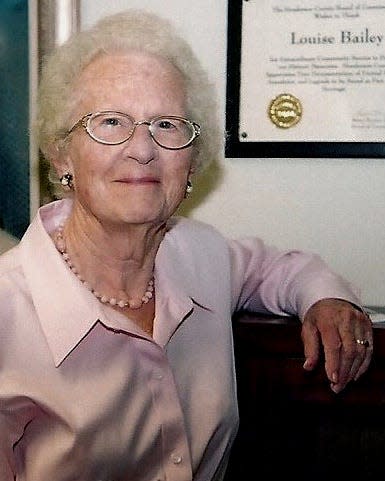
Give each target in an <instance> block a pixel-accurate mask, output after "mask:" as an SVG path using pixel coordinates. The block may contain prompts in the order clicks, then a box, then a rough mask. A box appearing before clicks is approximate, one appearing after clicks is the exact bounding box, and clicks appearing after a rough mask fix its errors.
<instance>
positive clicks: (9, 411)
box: [0, 392, 34, 481]
mask: <svg viewBox="0 0 385 481" xmlns="http://www.w3.org/2000/svg"><path fill="white" fill-rule="evenodd" d="M33 413H34V407H33V406H31V405H30V402H29V401H28V400H27V399H24V398H23V397H21V398H20V399H12V398H10V397H8V396H7V397H6V398H4V396H3V395H2V394H1V392H0V480H1V481H14V480H15V475H16V466H15V457H14V447H15V445H16V444H17V442H18V441H19V440H20V438H21V437H22V436H23V433H24V429H25V427H26V425H27V424H28V423H29V422H30V421H31V420H32V419H33V416H34V414H33Z"/></svg>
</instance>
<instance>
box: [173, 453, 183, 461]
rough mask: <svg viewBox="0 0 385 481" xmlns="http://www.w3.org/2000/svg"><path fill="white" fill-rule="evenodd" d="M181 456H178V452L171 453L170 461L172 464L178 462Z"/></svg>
mask: <svg viewBox="0 0 385 481" xmlns="http://www.w3.org/2000/svg"><path fill="white" fill-rule="evenodd" d="M182 459H183V458H182V456H179V454H176V453H172V454H171V461H172V462H173V463H174V464H180V463H181V462H182Z"/></svg>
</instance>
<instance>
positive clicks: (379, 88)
mask: <svg viewBox="0 0 385 481" xmlns="http://www.w3.org/2000/svg"><path fill="white" fill-rule="evenodd" d="M226 130H227V138H226V157H304V158H306V157H319V158H325V157H329V158H338V157H348V158H382V157H385V143H384V140H385V2H384V1H380V0H371V1H370V2H366V1H361V2H359V1H355V2H353V1H351V0H341V1H339V2H330V1H329V0H302V1H297V2H288V1H286V0H233V1H231V2H229V6H228V77H227V92H226Z"/></svg>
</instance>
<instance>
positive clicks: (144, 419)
mask: <svg viewBox="0 0 385 481" xmlns="http://www.w3.org/2000/svg"><path fill="white" fill-rule="evenodd" d="M70 209H71V202H70V201H68V200H64V201H58V202H55V203H51V204H49V205H47V206H45V207H43V208H42V209H40V211H39V214H38V215H37V217H36V218H35V220H34V221H33V222H32V224H31V226H30V228H29V229H28V231H27V232H26V234H25V236H24V238H23V239H22V240H21V242H20V244H19V245H18V246H16V247H15V248H13V249H12V250H10V251H8V252H7V253H5V254H4V255H3V256H1V258H0V306H1V317H0V480H1V481H13V480H17V481H161V480H162V481H166V480H167V481H188V480H195V481H209V480H215V481H219V480H221V479H222V478H223V475H224V470H225V467H226V464H227V459H228V456H229V450H230V447H231V443H232V441H233V439H234V436H235V434H236V429H237V424H238V412H237V400H236V384H235V372H234V359H233V349H232V347H233V346H232V330H231V316H232V313H233V312H234V311H235V310H236V309H240V308H247V309H252V310H258V311H270V312H274V313H280V314H283V313H288V314H290V313H297V314H299V315H300V316H301V317H303V316H304V314H305V312H306V311H307V309H308V308H309V307H310V306H311V305H312V304H313V303H314V302H316V301H317V300H319V299H321V298H325V297H339V298H344V299H347V300H350V301H351V302H354V303H356V304H357V303H359V301H358V299H357V297H356V295H355V294H354V293H353V291H352V289H351V287H350V286H349V285H348V283H346V282H345V281H344V280H343V279H341V278H340V277H339V276H337V275H336V274H334V273H332V272H331V271H330V270H329V269H328V268H327V267H326V266H325V264H324V263H323V262H322V261H321V260H320V259H319V258H318V257H317V256H313V255H311V254H306V253H301V252H297V251H289V252H280V251H278V250H276V249H275V248H271V247H267V246H265V245H264V244H263V243H262V241H261V240H259V239H256V238H253V239H245V240H243V241H228V240H225V239H224V238H223V237H222V236H221V235H220V234H219V233H217V232H216V231H215V230H214V229H213V228H212V227H210V226H207V225H205V224H201V223H198V222H195V221H191V220H187V219H182V218H181V219H173V220H172V222H171V223H170V229H169V231H168V232H167V234H166V236H165V239H164V240H163V242H162V244H161V246H160V249H159V252H158V255H157V258H156V266H155V282H156V308H155V312H156V314H155V321H154V335H153V338H151V337H149V336H147V335H146V334H145V333H144V332H142V331H141V330H140V329H139V328H138V327H137V326H136V325H135V324H134V323H133V322H131V321H130V320H128V319H127V318H126V317H125V316H123V315H120V314H119V313H118V312H116V311H115V310H113V309H111V308H109V307H107V306H104V305H102V304H101V303H100V302H99V301H97V300H96V299H95V298H94V297H93V295H92V294H91V293H90V292H89V291H88V290H87V289H86V288H85V287H84V286H83V285H82V284H81V283H80V281H79V280H78V279H77V278H76V276H74V275H73V273H72V272H71V271H70V270H69V269H68V268H67V266H66V265H65V262H64V261H63V260H62V258H61V256H60V255H59V254H58V253H57V251H56V249H55V247H54V245H53V243H52V241H51V239H50V237H49V234H48V233H49V232H50V231H52V230H53V229H55V228H57V227H58V225H59V224H61V223H62V222H63V221H64V219H65V218H66V217H67V216H68V213H69V211H70Z"/></svg>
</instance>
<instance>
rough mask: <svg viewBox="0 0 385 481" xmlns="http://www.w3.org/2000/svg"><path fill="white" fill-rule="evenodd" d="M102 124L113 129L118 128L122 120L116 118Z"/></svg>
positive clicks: (108, 119)
mask: <svg viewBox="0 0 385 481" xmlns="http://www.w3.org/2000/svg"><path fill="white" fill-rule="evenodd" d="M102 124H103V125H108V126H111V127H117V126H119V125H120V120H119V119H117V118H115V117H109V118H106V119H103V122H102Z"/></svg>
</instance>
